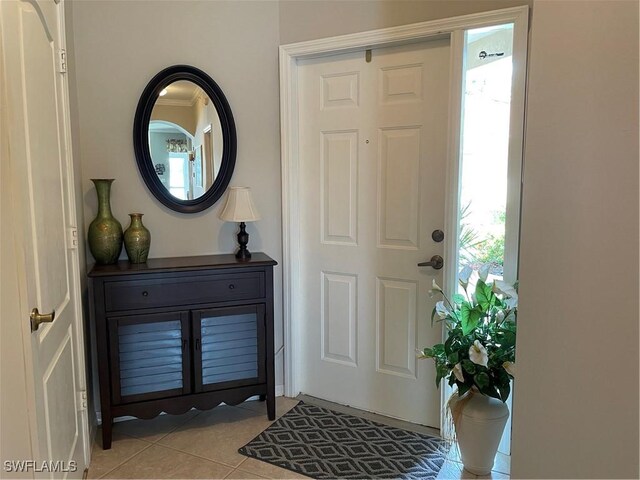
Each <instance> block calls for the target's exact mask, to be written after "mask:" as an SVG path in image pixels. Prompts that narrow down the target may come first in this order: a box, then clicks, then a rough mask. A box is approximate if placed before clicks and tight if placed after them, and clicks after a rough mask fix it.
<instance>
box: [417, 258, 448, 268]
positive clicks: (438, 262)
mask: <svg viewBox="0 0 640 480" xmlns="http://www.w3.org/2000/svg"><path fill="white" fill-rule="evenodd" d="M442 265H444V260H443V259H442V257H441V256H440V255H434V256H433V257H431V260H429V261H428V262H421V263H419V264H418V266H419V267H433V268H434V269H436V270H440V269H441V268H442Z"/></svg>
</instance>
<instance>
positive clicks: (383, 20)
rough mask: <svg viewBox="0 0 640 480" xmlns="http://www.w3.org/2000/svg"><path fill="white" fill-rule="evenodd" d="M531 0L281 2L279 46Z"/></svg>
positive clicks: (529, 3) (287, 0)
mask: <svg viewBox="0 0 640 480" xmlns="http://www.w3.org/2000/svg"><path fill="white" fill-rule="evenodd" d="M532 3H533V0H347V1H344V0H324V1H305V0H297V1H295V0H294V1H292V0H283V1H281V2H280V43H281V44H283V45H284V44H287V43H294V42H302V41H304V40H313V39H317V38H323V37H332V36H335V35H344V34H347V33H355V32H364V31H367V30H373V29H376V28H385V27H395V26H397V25H406V24H409V23H416V22H425V21H427V20H435V19H439V18H448V17H456V16H459V15H468V14H470V13H478V12H486V11H489V10H498V9H501V8H509V7H515V6H518V5H531V4H532Z"/></svg>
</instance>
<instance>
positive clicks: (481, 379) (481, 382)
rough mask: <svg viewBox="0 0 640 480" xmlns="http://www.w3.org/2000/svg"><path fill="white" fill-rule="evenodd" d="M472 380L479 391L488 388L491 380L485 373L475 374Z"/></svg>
mask: <svg viewBox="0 0 640 480" xmlns="http://www.w3.org/2000/svg"><path fill="white" fill-rule="evenodd" d="M473 380H474V381H475V382H476V385H477V386H478V388H479V389H480V390H482V389H484V388H486V387H488V386H489V383H491V379H490V378H489V375H488V374H487V373H486V372H480V373H477V374H475V375H474V376H473Z"/></svg>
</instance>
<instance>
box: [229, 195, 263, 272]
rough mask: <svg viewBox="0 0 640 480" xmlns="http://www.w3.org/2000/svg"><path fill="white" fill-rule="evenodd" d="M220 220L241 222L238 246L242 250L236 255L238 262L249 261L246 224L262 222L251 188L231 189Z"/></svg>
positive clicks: (249, 253)
mask: <svg viewBox="0 0 640 480" xmlns="http://www.w3.org/2000/svg"><path fill="white" fill-rule="evenodd" d="M220 219H221V220H224V221H226V222H240V232H238V244H239V245H240V249H239V250H238V253H236V258H237V259H238V260H249V259H250V258H251V252H249V250H247V244H248V243H249V234H248V233H247V232H246V230H245V227H246V225H245V222H255V221H256V220H260V214H259V213H258V210H257V209H256V207H255V205H254V204H253V199H252V198H251V190H250V189H249V187H230V188H229V194H228V195H227V203H225V205H224V208H223V209H222V212H221V213H220Z"/></svg>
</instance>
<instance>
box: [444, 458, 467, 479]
mask: <svg viewBox="0 0 640 480" xmlns="http://www.w3.org/2000/svg"><path fill="white" fill-rule="evenodd" d="M437 478H438V479H441V480H460V479H474V478H476V476H475V475H474V474H472V473H469V472H467V471H466V470H464V469H463V468H462V464H461V463H458V462H454V461H451V460H446V461H445V462H444V465H443V466H442V468H441V469H440V472H438V477H437Z"/></svg>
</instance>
